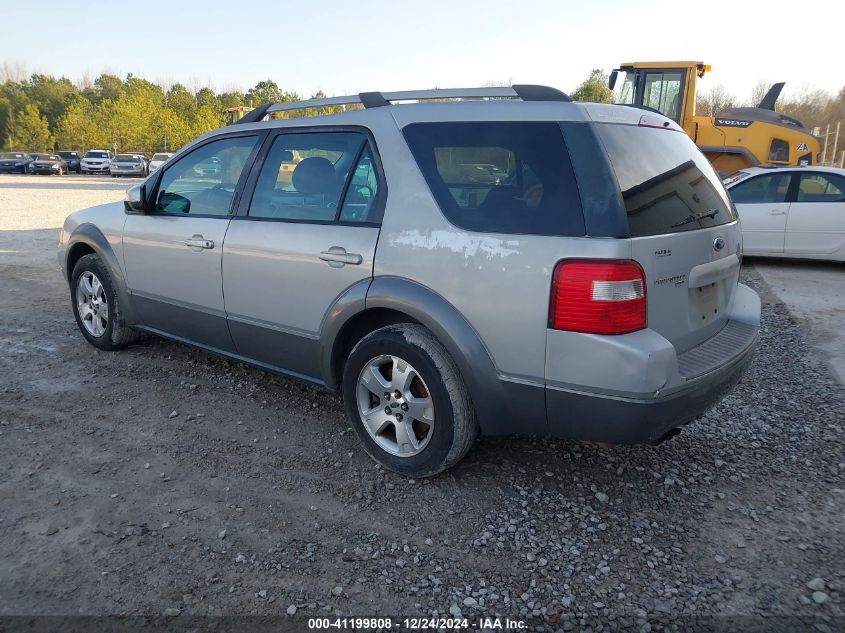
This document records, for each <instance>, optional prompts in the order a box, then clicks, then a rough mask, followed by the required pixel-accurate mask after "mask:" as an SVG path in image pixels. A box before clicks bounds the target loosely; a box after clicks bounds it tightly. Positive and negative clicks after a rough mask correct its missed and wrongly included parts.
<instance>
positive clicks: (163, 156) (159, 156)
mask: <svg viewBox="0 0 845 633" xmlns="http://www.w3.org/2000/svg"><path fill="white" fill-rule="evenodd" d="M168 158H170V154H153V157H152V160H167V159H168Z"/></svg>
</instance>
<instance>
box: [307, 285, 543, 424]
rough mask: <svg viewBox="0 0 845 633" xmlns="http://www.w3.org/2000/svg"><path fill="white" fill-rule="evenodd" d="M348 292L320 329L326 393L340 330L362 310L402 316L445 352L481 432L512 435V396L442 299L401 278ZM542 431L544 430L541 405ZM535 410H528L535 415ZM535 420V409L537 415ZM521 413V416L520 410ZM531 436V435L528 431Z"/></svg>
mask: <svg viewBox="0 0 845 633" xmlns="http://www.w3.org/2000/svg"><path fill="white" fill-rule="evenodd" d="M366 281H367V283H360V284H356V285H355V286H352V287H351V288H350V289H349V290H347V292H346V293H344V295H342V296H341V297H340V298H339V299H338V301H337V302H336V303H335V305H333V306H332V308H331V309H330V310H329V312H328V314H327V318H326V320H324V324H323V325H324V327H323V328H321V336H320V339H321V366H322V368H323V376H324V377H325V378H326V379H327V380H326V382H327V385H329V386H330V388H336V385H333V383H334V380H333V378H332V369H331V368H332V351H333V349H334V345H335V340H336V337H337V335H338V333H339V332H340V331H341V329H342V327H343V325H344V324H345V323H347V322H348V321H349V319H351V318H352V317H354V316H356V315H357V314H360V313H361V312H362V311H364V310H371V309H377V308H387V309H390V310H394V311H396V312H400V313H402V314H406V315H408V316H409V317H411V318H412V319H414V320H415V321H418V322H419V323H420V324H422V325H423V326H425V327H426V328H428V329H429V330H430V331H431V332H432V334H433V335H434V336H435V337H436V338H437V340H438V341H440V343H441V344H442V345H443V346H444V347H445V348H446V351H448V352H449V354H450V356H451V357H452V359H453V360H454V361H455V364H456V365H457V366H458V371H459V372H460V374H461V377H462V378H463V380H464V383H465V384H466V386H467V389H468V390H469V393H470V397H471V398H472V401H473V406H474V408H475V411H476V417H477V419H478V423H479V426H480V427H481V430H482V432H483V433H485V434H490V435H495V434H501V433H510V432H513V419H511V416H512V414H513V408H512V406H511V404H513V395H514V393H513V391H512V390H511V389H508V390H506V384H507V381H504V380H503V379H502V378H501V376H500V375H499V372H498V371H497V369H496V366H495V364H494V363H493V359H492V357H491V355H490V352H489V351H488V350H487V348H486V346H485V345H484V342H483V341H482V340H481V337H480V336H479V334H478V332H476V331H475V329H474V328H473V327H472V326H471V325H470V324H469V322H467V320H466V319H465V318H464V317H463V315H461V313H460V312H459V311H458V310H457V308H455V307H454V306H453V305H452V304H451V303H449V302H448V301H447V300H446V299H445V298H444V297H442V296H441V295H439V294H437V293H436V292H434V291H433V290H431V289H430V288H427V287H426V286H423V285H422V284H419V283H417V282H415V281H411V280H409V279H404V278H401V277H376V278H375V279H373V280H372V282H371V283H370V280H366ZM536 406H537V407H542V426H545V410H544V408H545V407H544V403H542V402H538V403H536ZM533 408H534V407H532V409H533ZM535 411H536V412H537V413H538V414H539V413H541V412H540V410H539V409H535ZM523 413H524V410H523ZM528 432H532V431H530V430H529V431H528Z"/></svg>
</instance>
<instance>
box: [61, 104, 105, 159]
mask: <svg viewBox="0 0 845 633" xmlns="http://www.w3.org/2000/svg"><path fill="white" fill-rule="evenodd" d="M98 119H99V112H98V110H97V108H96V107H95V106H94V105H93V104H92V103H91V102H90V101H88V100H87V99H79V100H78V101H76V102H74V103H72V104H71V105H70V107H68V109H67V110H66V111H65V114H64V116H62V118H61V119H59V121H58V123H57V125H56V141H57V142H58V144H59V148H60V149H69V150H77V151H87V150H88V149H91V148H92V147H105V146H106V145H107V142H108V139H107V136H106V133H105V129H104V128H103V126H102V125H101V124H100V121H99V120H98Z"/></svg>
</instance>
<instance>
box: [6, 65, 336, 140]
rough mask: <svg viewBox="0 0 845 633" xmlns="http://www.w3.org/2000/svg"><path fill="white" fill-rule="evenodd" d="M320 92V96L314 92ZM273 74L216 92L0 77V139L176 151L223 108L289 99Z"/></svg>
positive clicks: (103, 78) (114, 81)
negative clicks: (242, 89)
mask: <svg viewBox="0 0 845 633" xmlns="http://www.w3.org/2000/svg"><path fill="white" fill-rule="evenodd" d="M315 96H322V95H319V94H318V95H315ZM299 98H300V97H299V95H297V94H296V93H294V92H286V91H283V90H282V89H280V88H279V86H278V85H277V84H276V83H275V82H273V81H272V80H267V81H262V82H259V83H258V84H256V85H255V86H253V87H252V88H250V89H249V90H247V91H246V92H240V91H229V92H220V93H217V92H215V91H214V90H212V89H211V88H208V87H204V88H200V89H198V90H195V91H190V90H188V88H187V87H185V86H184V85H183V84H180V83H176V84H173V85H171V86H167V87H165V86H162V85H159V84H155V83H152V82H150V81H147V80H146V79H141V78H140V77H136V76H134V75H131V74H130V75H128V76H127V77H126V78H125V79H121V78H120V77H117V76H115V75H111V74H102V75H100V76H99V77H97V78H96V79H94V80H93V81H92V82H88V83H86V84H84V85H80V84H75V83H73V82H71V81H70V80H69V79H67V78H66V77H61V78H56V77H52V76H50V75H45V74H33V75H31V76H30V77H28V78H26V79H19V80H11V79H8V78H7V79H6V81H4V82H3V83H0V139H2V140H0V146H2V148H3V149H6V150H23V151H52V150H58V149H63V150H78V151H85V150H88V149H91V148H98V149H112V148H113V147H115V146H116V147H117V150H118V151H132V150H134V151H143V152H145V153H147V154H148V155H150V154H152V153H154V152H159V151H175V150H177V149H178V148H180V147H181V146H182V145H184V144H185V143H187V142H188V141H190V140H191V139H193V138H195V137H197V136H199V135H200V134H204V133H205V132H208V131H210V130H213V129H215V128H218V127H220V126H221V125H224V124H225V123H226V122H227V117H226V115H225V111H226V110H227V109H228V108H233V107H238V106H246V105H249V104H251V103H255V104H256V105H257V104H260V103H266V102H268V101H273V102H280V101H295V100H297V99H299Z"/></svg>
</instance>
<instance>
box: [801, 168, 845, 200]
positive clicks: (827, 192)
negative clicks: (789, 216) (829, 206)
mask: <svg viewBox="0 0 845 633" xmlns="http://www.w3.org/2000/svg"><path fill="white" fill-rule="evenodd" d="M797 202H845V177H843V176H839V175H837V174H822V173H818V172H807V173H803V174H801V182H800V183H799V184H798V199H797Z"/></svg>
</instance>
